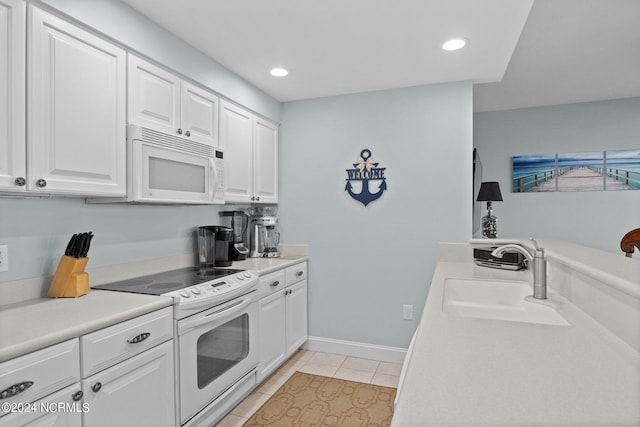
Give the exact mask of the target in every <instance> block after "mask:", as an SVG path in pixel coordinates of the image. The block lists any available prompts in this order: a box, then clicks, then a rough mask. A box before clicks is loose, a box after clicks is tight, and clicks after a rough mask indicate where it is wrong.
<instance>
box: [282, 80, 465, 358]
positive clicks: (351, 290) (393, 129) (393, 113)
mask: <svg viewBox="0 0 640 427" xmlns="http://www.w3.org/2000/svg"><path fill="white" fill-rule="evenodd" d="M471 93H472V87H471V83H469V82H461V83H451V84H443V85H434V86H421V87H412V88H404V89H396V90H388V91H380V92H369V93H362V94H355V95H347V96H336V97H330V98H321V99H314V100H308V101H299V102H289V103H284V104H283V123H282V126H281V128H280V220H281V226H282V233H283V239H284V241H286V242H288V243H308V244H309V252H310V256H311V261H310V265H309V269H310V273H309V277H310V283H309V286H310V288H309V292H310V294H309V301H310V302H309V323H310V324H309V333H310V335H312V336H319V337H325V338H333V339H340V340H348V341H356V342H364V343H369V344H379V345H388V346H395V347H406V346H407V345H408V344H409V340H410V337H411V335H412V333H413V331H414V330H415V328H416V326H417V322H418V320H419V318H420V314H421V312H422V307H423V304H424V301H425V299H426V296H427V291H428V288H429V281H430V278H431V276H432V274H433V268H434V266H435V259H436V254H437V251H436V249H437V242H440V241H448V242H451V241H454V242H464V241H467V240H468V238H469V236H470V235H471V157H472V155H471V153H472V99H471V97H472V95H471ZM363 148H369V149H370V150H371V151H372V153H373V159H374V160H375V161H376V162H379V163H380V165H379V167H386V168H387V170H386V177H387V184H388V191H387V192H386V193H385V194H384V195H383V197H382V198H381V199H379V200H377V201H374V202H373V203H371V204H370V205H369V206H368V207H366V208H365V207H363V206H362V205H361V204H360V203H358V202H356V201H355V200H353V199H352V198H350V197H349V196H348V195H347V193H346V192H345V191H344V188H345V179H346V173H345V169H347V168H352V167H353V166H352V164H353V163H354V162H355V161H356V160H357V158H358V157H359V154H360V151H361V150H362V149H363ZM403 304H412V305H413V306H414V320H413V321H407V320H403V319H402V305H403Z"/></svg>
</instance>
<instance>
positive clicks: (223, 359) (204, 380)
mask: <svg viewBox="0 0 640 427" xmlns="http://www.w3.org/2000/svg"><path fill="white" fill-rule="evenodd" d="M248 354H249V315H248V314H246V313H245V314H243V315H242V316H239V317H236V318H235V319H233V320H230V321H228V322H227V323H225V324H223V325H220V326H218V327H217V328H215V329H213V330H211V331H209V332H207V333H205V334H202V335H200V338H198V388H200V389H202V388H204V387H206V386H207V385H209V384H210V383H211V382H212V381H214V380H215V379H216V378H218V377H219V376H220V375H222V374H224V373H225V372H227V371H228V370H229V369H231V368H232V367H234V366H235V365H236V364H238V363H239V362H240V361H242V360H243V359H244V358H246V357H247V355H248Z"/></svg>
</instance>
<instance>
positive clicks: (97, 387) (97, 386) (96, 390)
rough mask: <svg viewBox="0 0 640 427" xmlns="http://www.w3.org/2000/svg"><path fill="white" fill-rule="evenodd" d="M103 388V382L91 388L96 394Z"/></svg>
mask: <svg viewBox="0 0 640 427" xmlns="http://www.w3.org/2000/svg"><path fill="white" fill-rule="evenodd" d="M101 388H102V383H101V382H97V383H95V384H94V385H92V386H91V390H93V391H94V392H95V393H97V392H99V391H100V389H101Z"/></svg>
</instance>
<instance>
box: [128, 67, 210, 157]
mask: <svg viewBox="0 0 640 427" xmlns="http://www.w3.org/2000/svg"><path fill="white" fill-rule="evenodd" d="M128 69H129V71H128V79H129V94H128V104H129V105H128V107H129V117H128V118H129V123H131V124H137V125H140V126H144V127H148V128H151V129H155V130H158V131H161V132H166V133H169V134H178V135H181V136H183V137H186V138H190V139H192V140H194V141H196V142H200V143H203V144H207V145H211V146H217V145H218V103H219V100H218V97H217V96H215V95H214V94H213V93H210V92H207V91H206V90H204V89H201V88H199V87H197V86H194V85H192V84H190V83H188V82H186V81H183V80H181V79H180V78H179V77H178V76H176V75H174V74H172V73H170V72H168V71H166V70H164V69H162V68H160V67H157V66H155V65H153V64H150V63H148V62H147V61H144V60H142V59H140V58H138V57H136V56H133V55H129V66H128Z"/></svg>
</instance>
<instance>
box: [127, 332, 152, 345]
mask: <svg viewBox="0 0 640 427" xmlns="http://www.w3.org/2000/svg"><path fill="white" fill-rule="evenodd" d="M150 336H151V333H150V332H143V333H141V334H140V335H136V336H135V337H133V338H129V339H128V340H127V342H128V343H129V344H138V343H141V342H142V341H144V340H146V339H147V338H149V337H150Z"/></svg>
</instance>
